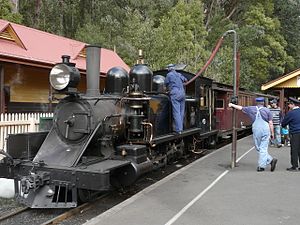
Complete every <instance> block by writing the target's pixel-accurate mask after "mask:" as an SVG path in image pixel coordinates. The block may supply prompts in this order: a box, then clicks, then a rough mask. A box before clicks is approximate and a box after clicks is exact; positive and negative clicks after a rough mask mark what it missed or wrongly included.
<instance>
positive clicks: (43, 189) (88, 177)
mask: <svg viewBox="0 0 300 225" xmlns="http://www.w3.org/2000/svg"><path fill="white" fill-rule="evenodd" d="M130 163H131V162H130V161H125V160H124V161H122V160H104V161H101V162H98V163H95V164H92V165H80V166H78V167H71V168H70V167H57V166H47V165H41V166H40V165H33V164H32V163H28V162H26V163H22V164H19V165H18V166H17V167H15V168H14V174H18V176H17V177H16V178H15V193H16V199H17V201H18V202H20V203H23V204H25V205H27V206H29V207H31V208H45V207H47V208H70V207H76V206H77V191H78V190H79V189H85V190H90V191H98V192H101V191H109V190H111V189H112V186H111V180H110V176H111V171H112V170H115V169H118V168H120V167H124V166H127V165H129V164H130Z"/></svg>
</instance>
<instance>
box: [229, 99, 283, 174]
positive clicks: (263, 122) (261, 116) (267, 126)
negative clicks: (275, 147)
mask: <svg viewBox="0 0 300 225" xmlns="http://www.w3.org/2000/svg"><path fill="white" fill-rule="evenodd" d="M255 100H256V106H247V107H243V106H240V105H235V104H232V103H229V104H228V106H229V107H233V108H235V109H238V110H242V111H243V112H244V113H246V114H247V115H248V116H249V117H250V119H251V121H252V132H253V140H254V144H255V148H256V151H257V153H258V167H257V172H262V171H264V170H265V168H266V167H267V165H268V164H270V165H271V172H273V171H274V170H275V168H276V164H277V159H275V158H273V157H272V156H271V155H270V154H269V153H268V147H269V140H270V135H271V138H274V130H273V121H272V114H271V112H270V110H269V109H268V108H266V107H264V106H263V104H264V98H263V97H259V98H256V99H255Z"/></svg>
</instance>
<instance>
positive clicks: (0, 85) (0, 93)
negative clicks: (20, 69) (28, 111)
mask: <svg viewBox="0 0 300 225" xmlns="http://www.w3.org/2000/svg"><path fill="white" fill-rule="evenodd" d="M0 113H5V95H4V68H3V66H2V65H0Z"/></svg>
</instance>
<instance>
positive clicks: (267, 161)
mask: <svg viewBox="0 0 300 225" xmlns="http://www.w3.org/2000/svg"><path fill="white" fill-rule="evenodd" d="M277 104H278V102H277V100H276V99H273V100H271V101H270V105H268V106H265V105H264V98H263V97H259V98H256V106H246V107H244V106H240V105H235V104H232V103H229V105H228V106H229V107H232V108H235V109H238V110H242V111H243V112H244V113H246V114H247V115H248V116H249V117H250V119H251V121H252V132H253V140H254V143H255V147H256V151H257V153H258V167H257V171H258V172H261V171H264V170H265V168H266V167H267V166H268V165H270V166H271V171H274V170H275V168H276V164H277V161H278V160H277V159H275V158H273V157H272V156H271V155H270V154H269V153H268V147H269V146H275V147H277V148H281V147H282V146H284V145H286V146H290V147H291V150H290V156H291V167H289V168H287V171H298V170H300V167H299V163H300V108H299V107H298V106H297V104H300V101H299V100H297V99H295V98H291V97H290V98H288V101H287V103H286V104H287V107H288V112H287V113H286V114H285V116H283V113H282V110H281V109H280V108H279V107H278V105H277Z"/></svg>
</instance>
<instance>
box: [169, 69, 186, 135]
mask: <svg viewBox="0 0 300 225" xmlns="http://www.w3.org/2000/svg"><path fill="white" fill-rule="evenodd" d="M167 68H168V71H169V73H168V74H167V76H166V79H165V85H166V87H167V88H168V90H169V93H170V98H171V102H172V112H173V120H174V123H175V132H176V133H178V134H181V132H182V130H183V119H184V109H185V89H184V82H186V81H187V79H186V78H185V77H184V76H183V75H182V74H181V73H178V72H177V71H175V65H174V64H169V65H168V66H167Z"/></svg>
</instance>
